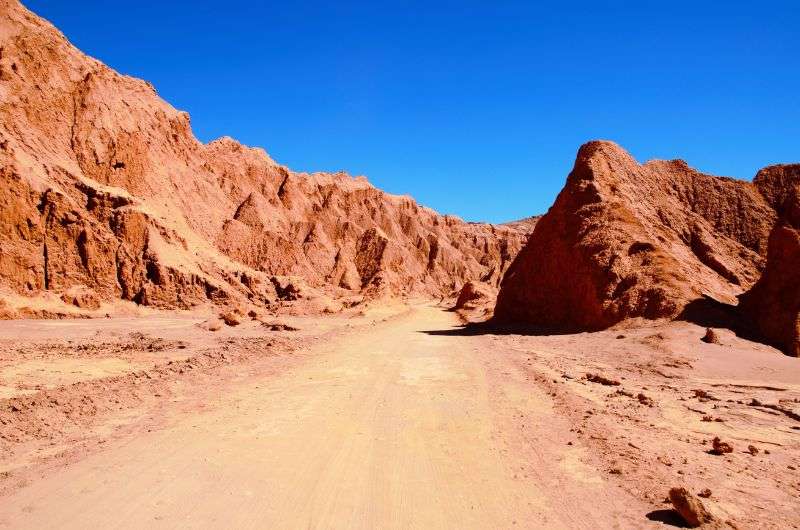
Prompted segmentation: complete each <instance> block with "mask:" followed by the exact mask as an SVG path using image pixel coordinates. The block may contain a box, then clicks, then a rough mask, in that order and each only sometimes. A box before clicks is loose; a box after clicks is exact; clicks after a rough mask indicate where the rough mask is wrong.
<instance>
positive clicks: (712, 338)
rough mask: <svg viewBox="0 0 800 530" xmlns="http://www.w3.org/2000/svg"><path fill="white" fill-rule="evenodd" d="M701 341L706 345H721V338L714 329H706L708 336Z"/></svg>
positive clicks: (704, 336)
mask: <svg viewBox="0 0 800 530" xmlns="http://www.w3.org/2000/svg"><path fill="white" fill-rule="evenodd" d="M700 340H702V341H703V342H705V343H706V344H719V336H718V335H717V332H716V331H714V330H713V329H712V328H706V334H705V335H703V337H702V338H701V339H700Z"/></svg>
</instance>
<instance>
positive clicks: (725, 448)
mask: <svg viewBox="0 0 800 530" xmlns="http://www.w3.org/2000/svg"><path fill="white" fill-rule="evenodd" d="M732 452H733V445H731V444H729V443H728V442H723V441H722V440H721V439H720V438H719V436H716V437H714V439H713V440H712V442H711V451H710V453H711V454H712V455H717V456H721V455H724V454H727V453H732Z"/></svg>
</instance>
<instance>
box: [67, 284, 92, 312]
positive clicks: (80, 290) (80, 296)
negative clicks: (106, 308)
mask: <svg viewBox="0 0 800 530" xmlns="http://www.w3.org/2000/svg"><path fill="white" fill-rule="evenodd" d="M61 300H63V301H64V302H65V303H67V304H70V305H74V306H75V307H78V308H80V309H90V310H95V309H100V299H99V298H98V296H97V294H96V293H95V292H94V291H92V290H91V289H88V288H86V287H85V286H81V285H74V286H72V287H70V288H69V289H68V290H67V291H66V292H65V293H63V294H62V295H61Z"/></svg>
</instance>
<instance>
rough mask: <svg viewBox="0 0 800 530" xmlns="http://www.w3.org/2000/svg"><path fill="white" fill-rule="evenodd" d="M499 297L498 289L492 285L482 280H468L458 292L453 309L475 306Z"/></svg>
mask: <svg viewBox="0 0 800 530" xmlns="http://www.w3.org/2000/svg"><path fill="white" fill-rule="evenodd" d="M496 297H497V291H496V290H495V289H493V288H492V287H491V286H490V285H487V284H485V283H481V282H467V283H465V284H464V286H463V287H462V288H461V290H460V291H459V292H458V298H457V299H456V304H455V306H453V309H467V308H473V307H476V306H478V305H481V304H485V303H490V302H492V301H493V300H494V299H495V298H496Z"/></svg>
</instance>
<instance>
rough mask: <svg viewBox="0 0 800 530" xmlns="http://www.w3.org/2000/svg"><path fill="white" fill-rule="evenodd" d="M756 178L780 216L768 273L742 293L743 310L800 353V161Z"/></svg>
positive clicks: (762, 332)
mask: <svg viewBox="0 0 800 530" xmlns="http://www.w3.org/2000/svg"><path fill="white" fill-rule="evenodd" d="M753 182H754V184H755V185H756V187H757V188H758V189H759V191H761V193H762V194H763V195H764V197H765V198H766V199H767V201H768V202H769V203H770V204H771V205H772V206H773V207H774V208H775V211H776V212H777V214H778V217H779V219H778V223H777V224H776V225H775V228H774V229H773V230H772V233H771V234H770V236H769V250H768V252H767V266H766V270H765V271H764V275H763V276H762V277H761V279H759V281H758V283H756V285H755V286H754V287H753V288H752V289H751V290H750V291H748V292H747V293H745V294H744V295H742V296H741V302H740V305H741V312H742V314H743V315H744V316H745V318H746V320H747V321H748V322H750V323H751V324H752V326H753V331H755V333H756V334H757V335H759V336H760V337H761V338H762V339H763V340H765V341H766V342H768V343H770V344H773V345H774V346H776V347H778V348H780V349H781V350H783V352H784V353H786V354H787V355H791V356H793V357H800V164H791V165H777V166H770V167H767V168H764V169H762V170H761V171H759V173H758V175H756V178H755V179H754V180H753Z"/></svg>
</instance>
